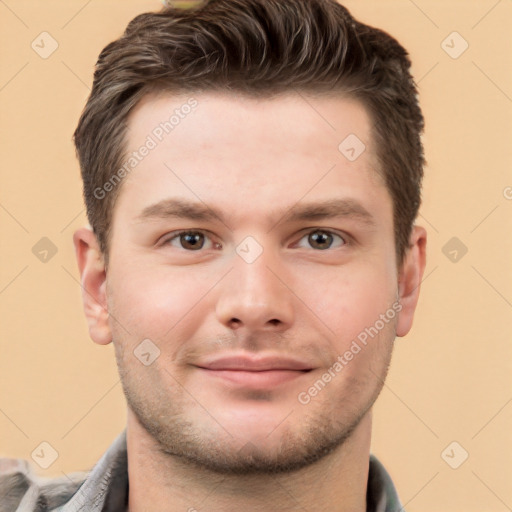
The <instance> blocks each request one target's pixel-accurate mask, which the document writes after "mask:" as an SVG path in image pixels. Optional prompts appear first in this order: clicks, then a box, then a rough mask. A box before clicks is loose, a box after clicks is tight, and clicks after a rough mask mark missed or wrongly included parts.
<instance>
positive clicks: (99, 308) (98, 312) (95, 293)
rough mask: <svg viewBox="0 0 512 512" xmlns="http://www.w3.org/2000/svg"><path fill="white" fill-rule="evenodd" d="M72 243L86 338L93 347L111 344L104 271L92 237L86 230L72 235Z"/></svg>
mask: <svg viewBox="0 0 512 512" xmlns="http://www.w3.org/2000/svg"><path fill="white" fill-rule="evenodd" d="M73 243H74V245H75V253H76V258H77V262H78V269H79V271H80V283H81V286H82V301H83V305H84V312H85V317H86V319H87V324H88V326H89V335H90V336H91V338H92V340H93V341H94V342H95V343H98V344H100V345H107V344H108V343H110V342H111V341H112V333H111V330H110V325H109V321H108V317H109V313H108V309H107V295H106V276H107V274H106V269H105V264H104V260H103V255H102V253H101V251H100V248H99V245H98V241H97V239H96V235H95V234H94V233H93V231H92V230H91V229H90V228H89V227H86V228H80V229H78V230H77V231H76V232H75V233H74V234H73Z"/></svg>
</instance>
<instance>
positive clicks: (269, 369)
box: [195, 355, 314, 389]
mask: <svg viewBox="0 0 512 512" xmlns="http://www.w3.org/2000/svg"><path fill="white" fill-rule="evenodd" d="M195 366H196V367H197V368H198V369H199V370H200V371H201V372H202V373H203V374H204V375H205V376H206V377H210V378H216V379H221V380H222V381H224V382H227V383H231V384H234V385H237V386H238V387H249V388H257V389H270V388H274V387H276V386H278V385H281V384H285V383H288V382H291V381H293V380H295V379H298V378H300V377H303V376H304V375H306V374H308V373H309V372H311V371H312V370H313V369H314V368H313V367H312V366H311V364H310V363H307V362H305V361H300V360H297V359H293V358H285V357H258V358H256V357H250V356H245V355H238V356H228V357H222V358H218V359H215V360H212V361H205V362H203V363H200V364H197V365H195Z"/></svg>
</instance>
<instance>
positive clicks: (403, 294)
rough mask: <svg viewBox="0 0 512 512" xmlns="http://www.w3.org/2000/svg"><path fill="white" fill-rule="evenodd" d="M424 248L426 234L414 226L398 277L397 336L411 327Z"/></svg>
mask: <svg viewBox="0 0 512 512" xmlns="http://www.w3.org/2000/svg"><path fill="white" fill-rule="evenodd" d="M426 246H427V232H426V231H425V229H424V228H422V227H420V226H414V227H413V230H412V233H411V237H410V239H409V248H408V249H407V252H406V254H405V257H404V261H403V264H402V267H401V268H400V272H399V275H398V296H399V299H400V304H401V306H402V309H401V310H400V313H399V315H398V323H397V329H396V335H397V336H405V335H406V334H407V333H408V332H409V331H410V329H411V327H412V320H413V317H414V311H415V310H416V304H417V303H418V298H419V295H420V286H421V280H422V279H423V272H424V270H425V264H426Z"/></svg>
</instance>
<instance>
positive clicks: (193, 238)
mask: <svg viewBox="0 0 512 512" xmlns="http://www.w3.org/2000/svg"><path fill="white" fill-rule="evenodd" d="M201 236H202V235H201V234H199V233H196V234H191V233H186V234H184V235H182V237H183V238H182V241H183V243H182V245H183V246H184V247H187V246H188V247H187V248H189V249H201V247H202V246H203V243H204V242H201Z"/></svg>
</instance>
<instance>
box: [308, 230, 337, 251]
mask: <svg viewBox="0 0 512 512" xmlns="http://www.w3.org/2000/svg"><path fill="white" fill-rule="evenodd" d="M306 239H307V245H308V247H312V248H313V249H318V250H320V251H322V250H326V249H333V248H337V247H341V246H342V245H345V243H346V242H345V240H344V239H343V238H342V237H341V236H340V235H337V234H336V233H332V232H330V231H324V230H322V229H317V230H315V231H311V232H310V233H308V234H307V235H305V236H303V237H302V238H301V241H300V242H299V247H304V245H303V244H301V242H302V241H303V240H306Z"/></svg>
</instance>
